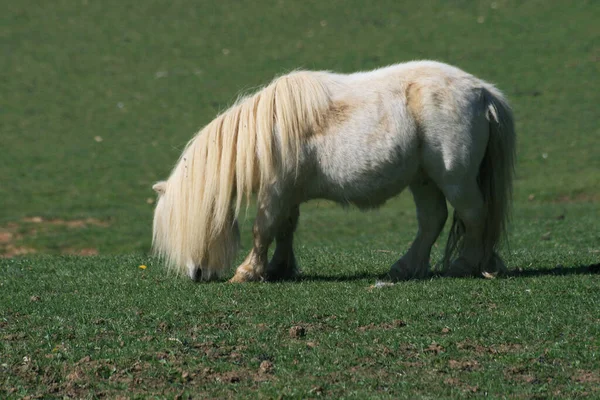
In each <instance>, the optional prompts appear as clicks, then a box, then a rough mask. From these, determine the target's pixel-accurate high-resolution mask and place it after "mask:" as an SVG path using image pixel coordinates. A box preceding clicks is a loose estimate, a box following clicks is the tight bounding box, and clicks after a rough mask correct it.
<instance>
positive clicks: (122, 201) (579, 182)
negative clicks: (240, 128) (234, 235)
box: [0, 0, 600, 398]
mask: <svg viewBox="0 0 600 400" xmlns="http://www.w3.org/2000/svg"><path fill="white" fill-rule="evenodd" d="M400 3H401V4H400ZM2 9H3V11H4V12H3V14H2V16H1V17H0V19H1V23H0V40H1V41H2V44H3V57H1V58H0V68H1V69H2V71H3V72H2V74H0V139H1V140H2V152H1V155H0V177H1V184H0V199H2V200H1V201H0V253H3V254H5V255H14V254H18V253H26V252H30V253H33V252H35V253H37V254H28V255H25V256H20V257H15V258H8V259H0V397H10V398H21V397H26V396H31V397H36V396H37V397H44V396H45V397H63V396H71V397H77V398H81V397H84V398H86V397H87V398H95V397H116V396H119V395H124V396H131V397H149V396H155V397H168V398H172V397H175V396H177V395H179V394H182V395H191V396H192V397H200V398H220V397H266V398H275V397H280V396H283V397H286V398H288V397H289V398H311V397H318V396H321V397H333V398H340V397H354V398H367V397H369V398H373V397H384V398H385V397H389V398H444V397H446V398H452V397H463V396H465V395H470V396H477V397H479V396H484V395H486V394H487V396H489V397H493V398H498V397H503V396H504V397H511V398H513V397H516V398H523V397H524V398H547V397H566V398H573V397H598V396H600V392H599V391H598V387H599V386H600V375H599V373H598V371H600V362H599V361H598V352H599V349H600V340H599V339H598V337H600V335H599V333H600V332H599V329H600V319H599V317H598V309H599V306H600V304H599V303H600V294H599V293H600V280H599V279H598V267H597V264H598V262H599V260H600V245H599V243H600V227H599V225H598V221H599V220H600V218H599V217H600V205H599V200H600V190H599V188H600V174H599V173H598V171H600V157H599V153H598V150H597V147H598V138H600V126H598V121H599V120H600V111H599V109H598V104H599V103H600V94H599V92H598V90H597V88H598V86H599V84H600V63H599V62H598V61H599V57H600V47H598V43H599V42H600V31H599V30H598V28H597V21H598V19H599V18H600V6H599V5H598V4H596V2H594V1H583V0H582V1H579V2H576V3H569V4H567V3H566V2H565V3H564V4H563V3H560V2H544V1H503V0H498V1H494V2H491V1H477V2H472V1H454V2H443V1H418V2H417V1H408V2H396V1H391V0H390V1H384V2H377V3H374V4H372V5H366V3H364V2H359V1H345V2H341V1H329V2H316V1H310V2H291V1H289V0H283V1H272V2H266V1H260V2H258V3H256V2H233V1H219V2H198V3H197V4H192V3H191V2H185V1H171V2H159V1H146V2H133V1H125V2H119V3H118V4H117V3H116V2H114V3H113V2H93V1H85V0H84V1H77V2H74V1H54V2H51V3H50V2H49V3H40V2H33V1H21V2H6V1H5V2H2ZM422 58H431V59H438V60H441V61H446V62H449V63H452V64H456V65H458V66H460V67H462V68H463V69H465V70H467V71H469V72H472V73H474V74H476V75H478V76H480V77H482V78H484V79H486V80H489V81H492V82H495V83H496V84H497V85H498V87H500V88H501V89H502V90H503V91H504V92H505V93H506V94H507V96H508V97H509V99H510V101H511V104H512V106H513V108H514V110H515V115H516V122H517V130H518V164H517V180H516V181H515V196H514V197H515V207H514V215H513V223H512V225H511V231H510V252H508V251H506V252H505V253H506V257H505V258H506V261H507V263H508V265H509V268H511V269H512V270H513V271H515V272H514V273H513V274H512V275H511V276H510V277H508V278H505V279H497V280H490V281H487V280H485V281H484V280H476V279H441V278H437V279H432V280H425V281H416V282H407V283H400V284H397V285H394V286H392V287H385V288H382V289H370V286H371V285H373V284H374V283H375V282H376V280H378V279H379V277H380V276H381V275H383V274H385V272H386V271H387V270H388V268H389V265H390V264H391V263H393V262H394V261H395V260H396V259H397V258H398V257H399V255H400V254H401V253H402V252H403V251H405V250H406V249H407V247H408V244H409V242H410V241H411V240H412V238H413V236H414V234H415V232H416V219H415V212H414V206H413V205H412V200H411V199H410V195H408V194H402V195H401V196H399V198H398V199H394V200H392V201H390V202H389V203H388V204H387V205H386V206H384V207H383V208H382V209H381V210H379V211H376V212H369V213H361V212H358V211H356V210H344V209H341V208H339V207H335V206H333V205H331V204H330V203H327V202H313V203H311V204H308V205H306V206H304V207H303V208H302V209H301V217H300V227H299V231H298V237H297V242H296V245H297V246H296V247H297V252H298V259H299V262H300V264H301V267H302V269H303V272H304V274H303V278H302V279H301V280H300V281H298V282H285V283H277V284H253V285H243V286H235V285H228V284H225V283H223V282H217V283H210V284H193V283H191V282H188V281H187V280H185V279H179V278H176V277H173V276H169V275H167V274H166V272H165V271H164V269H163V268H162V266H161V265H160V264H159V263H158V262H157V261H156V260H154V259H152V258H150V257H149V256H148V255H147V254H148V250H149V247H150V236H151V218H152V209H153V204H149V202H148V199H153V198H154V194H153V193H152V191H151V189H150V187H151V185H152V183H153V182H155V181H157V180H160V179H164V178H165V177H166V176H167V175H168V172H169V170H170V168H171V167H172V165H173V163H174V162H175V161H176V159H177V157H178V156H179V153H180V151H181V149H182V147H183V146H184V145H185V143H186V142H187V140H189V138H190V137H191V136H192V135H193V133H194V132H195V131H197V130H198V129H199V128H200V127H201V126H203V125H204V124H206V123H207V122H209V121H210V120H211V119H212V118H213V117H214V116H215V114H216V113H217V112H219V111H220V110H223V109H225V108H226V107H227V106H228V105H229V104H231V103H232V102H233V101H234V100H235V98H236V97H237V95H238V94H239V93H241V92H245V91H248V90H252V88H255V87H257V86H259V85H261V84H264V83H266V82H268V81H269V80H270V79H272V77H273V76H275V75H278V74H282V73H284V72H287V71H290V70H292V69H295V68H298V67H303V68H309V69H331V70H336V71H341V72H350V71H354V70H361V69H362V70H364V69H369V68H375V67H378V66H382V65H386V64H391V63H395V62H399V61H405V60H410V59H422ZM251 222H252V215H251V214H250V215H249V216H248V220H247V221H245V223H244V226H243V233H244V238H243V250H244V251H247V250H248V247H249V245H250V237H249V225H250V223H251ZM443 244H444V241H443V240H440V241H439V243H438V246H437V247H436V248H435V249H434V259H435V260H439V258H440V254H441V251H442V249H443ZM73 253H84V254H95V253H99V255H96V256H91V257H78V256H74V255H69V254H73ZM241 257H243V254H240V258H241ZM141 264H145V265H147V266H148V268H147V269H146V270H142V269H139V268H138V266H139V265H141ZM293 326H302V327H303V328H305V335H304V336H301V337H295V336H293V335H290V332H289V330H290V328H291V327H293ZM261 363H262V364H261ZM261 365H262V368H261Z"/></svg>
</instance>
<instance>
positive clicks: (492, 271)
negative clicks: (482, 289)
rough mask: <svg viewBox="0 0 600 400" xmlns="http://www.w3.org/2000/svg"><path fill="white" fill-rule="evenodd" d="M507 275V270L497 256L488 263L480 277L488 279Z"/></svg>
mask: <svg viewBox="0 0 600 400" xmlns="http://www.w3.org/2000/svg"><path fill="white" fill-rule="evenodd" d="M507 274H508V269H507V268H506V265H505V264H504V262H503V261H502V259H501V258H500V256H498V254H495V253H494V255H493V257H492V259H491V260H490V262H489V265H488V267H487V268H485V269H484V271H482V272H481V275H482V276H483V277H484V278H488V279H489V278H490V277H493V278H495V277H497V276H504V275H507Z"/></svg>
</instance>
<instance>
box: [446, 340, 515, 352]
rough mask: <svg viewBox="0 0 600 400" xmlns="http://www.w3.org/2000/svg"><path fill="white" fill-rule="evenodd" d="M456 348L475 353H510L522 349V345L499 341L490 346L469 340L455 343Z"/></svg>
mask: <svg viewBox="0 0 600 400" xmlns="http://www.w3.org/2000/svg"><path fill="white" fill-rule="evenodd" d="M456 348H457V349H458V350H465V351H469V352H473V353H475V354H480V355H481V354H511V353H517V352H520V351H522V350H523V346H522V345H520V344H515V343H501V344H497V345H492V346H483V345H481V344H479V343H474V342H471V341H469V340H465V341H462V342H458V343H456Z"/></svg>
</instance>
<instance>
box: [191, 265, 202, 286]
mask: <svg viewBox="0 0 600 400" xmlns="http://www.w3.org/2000/svg"><path fill="white" fill-rule="evenodd" d="M187 267H188V276H189V277H190V279H191V280H193V281H194V282H200V281H201V280H202V268H199V267H197V266H196V265H195V264H194V263H193V262H191V261H190V262H188V264H187Z"/></svg>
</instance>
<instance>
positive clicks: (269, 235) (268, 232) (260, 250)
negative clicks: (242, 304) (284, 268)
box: [229, 204, 279, 283]
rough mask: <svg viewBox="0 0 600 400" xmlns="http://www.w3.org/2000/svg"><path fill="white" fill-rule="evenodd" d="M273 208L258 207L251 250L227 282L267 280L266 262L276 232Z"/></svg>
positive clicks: (276, 214)
mask: <svg viewBox="0 0 600 400" xmlns="http://www.w3.org/2000/svg"><path fill="white" fill-rule="evenodd" d="M272 208H273V207H268V206H267V205H266V204H261V205H260V206H259V207H258V213H257V215H256V221H254V226H253V228H252V234H253V237H254V243H253V245H252V250H251V251H250V253H249V254H248V256H247V257H246V259H245V260H244V262H243V263H242V264H240V266H239V267H238V268H237V270H236V271H235V275H234V276H233V278H231V279H230V281H229V282H235V283H239V282H253V281H262V280H265V279H266V278H267V274H266V272H267V261H268V251H269V245H270V244H271V242H272V241H273V239H274V237H275V234H276V232H277V225H278V221H279V218H278V215H279V213H278V212H274V210H273V209H272Z"/></svg>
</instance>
